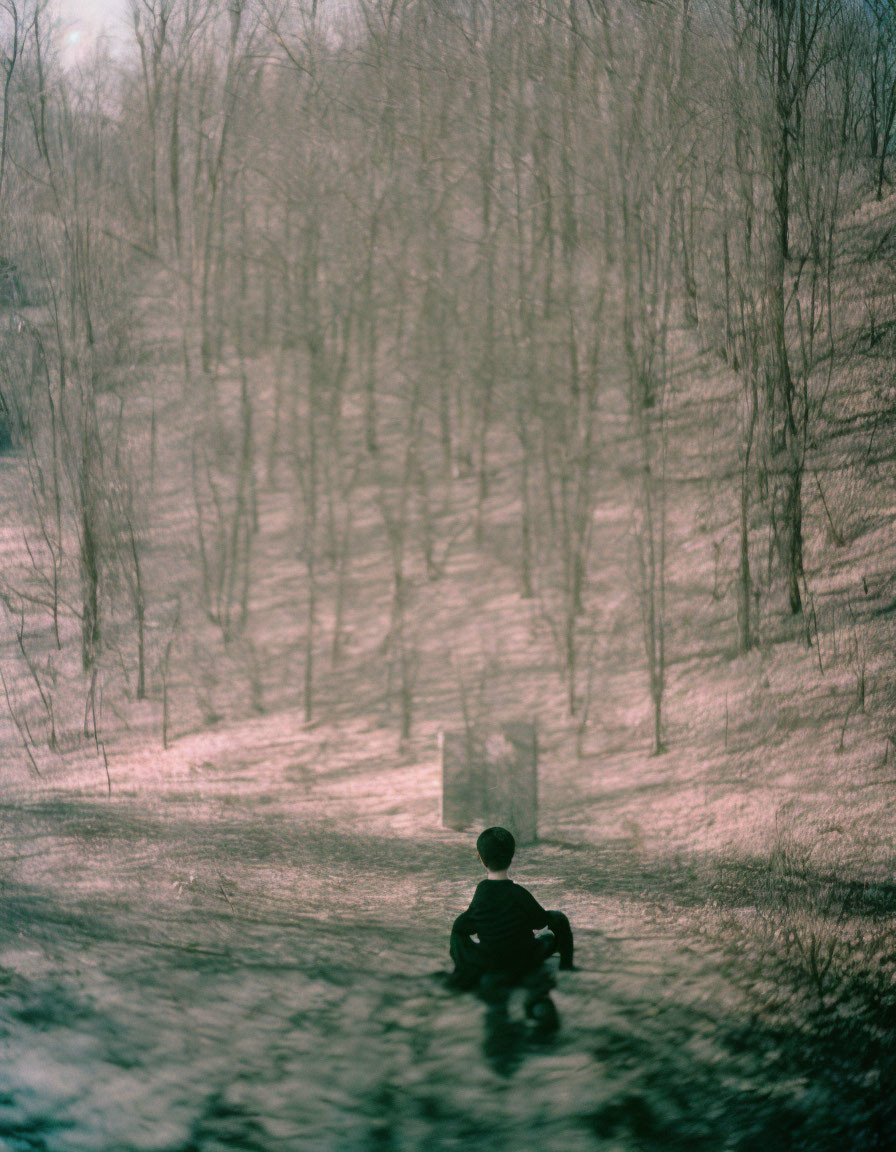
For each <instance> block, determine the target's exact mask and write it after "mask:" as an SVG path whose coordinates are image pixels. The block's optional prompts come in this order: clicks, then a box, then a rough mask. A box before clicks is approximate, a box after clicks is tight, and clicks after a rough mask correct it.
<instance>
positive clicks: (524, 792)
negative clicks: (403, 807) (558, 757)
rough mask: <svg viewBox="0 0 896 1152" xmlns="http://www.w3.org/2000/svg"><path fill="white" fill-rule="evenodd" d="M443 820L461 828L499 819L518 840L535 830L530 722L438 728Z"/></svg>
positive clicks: (534, 769) (533, 834) (526, 839)
mask: <svg viewBox="0 0 896 1152" xmlns="http://www.w3.org/2000/svg"><path fill="white" fill-rule="evenodd" d="M441 747H442V824H443V826H444V827H446V828H455V829H458V830H463V829H467V828H475V827H482V828H486V827H489V826H490V825H493V824H500V825H501V826H502V827H504V828H508V829H509V830H510V831H511V832H512V833H513V835H514V836H515V837H516V839H517V841H518V842H519V843H521V844H527V843H532V842H533V841H534V840H535V839H537V836H538V748H537V743H536V736H535V725H534V724H530V723H528V722H526V721H516V722H513V723H508V724H503V725H502V726H501V727H500V728H498V729H495V730H492V731H479V730H474V731H465V732H443V733H442V736H441Z"/></svg>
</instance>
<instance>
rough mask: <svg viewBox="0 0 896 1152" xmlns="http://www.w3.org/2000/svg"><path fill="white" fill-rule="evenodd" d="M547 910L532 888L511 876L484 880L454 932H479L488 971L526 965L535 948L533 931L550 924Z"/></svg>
mask: <svg viewBox="0 0 896 1152" xmlns="http://www.w3.org/2000/svg"><path fill="white" fill-rule="evenodd" d="M547 922H548V914H547V912H545V910H544V908H542V906H541V905H540V904H539V903H538V901H537V900H536V899H535V897H534V896H533V895H532V893H531V892H528V891H527V890H526V889H525V888H523V887H522V886H521V885H519V884H514V882H513V881H512V880H482V881H480V883H479V884H478V885H477V887H476V891H475V893H474V895H473V899H472V901H471V902H470V907H469V908H468V909H467V910H466V912H462V913H461V914H460V916H458V918H457V919H456V920H455V921H454V927H453V928H452V932H456V933H459V934H460V935H462V936H472V935H474V934H475V935H477V936H478V937H479V944H480V946H481V948H482V953H481V960H482V963H483V966H484V967H485V969H486V970H487V971H502V970H508V969H514V968H523V967H525V966H526V963H527V961H528V960H529V959H530V958H531V956H532V954H533V952H534V950H535V947H536V946H535V940H534V937H533V935H532V933H533V931H537V930H538V929H540V928H544V927H546V926H547Z"/></svg>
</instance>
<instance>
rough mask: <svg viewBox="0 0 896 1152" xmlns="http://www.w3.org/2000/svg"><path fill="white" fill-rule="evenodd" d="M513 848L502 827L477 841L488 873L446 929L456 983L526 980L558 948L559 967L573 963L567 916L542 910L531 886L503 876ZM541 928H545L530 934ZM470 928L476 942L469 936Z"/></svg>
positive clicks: (468, 985) (461, 985)
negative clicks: (528, 888) (466, 904)
mask: <svg viewBox="0 0 896 1152" xmlns="http://www.w3.org/2000/svg"><path fill="white" fill-rule="evenodd" d="M515 850H516V842H515V841H514V839H513V836H512V835H511V833H510V832H508V831H507V829H506V828H486V829H485V831H484V832H483V833H481V835H480V836H479V839H478V840H477V841H476V851H477V852H478V853H479V859H480V860H481V861H482V864H483V866H484V868H485V870H486V873H487V876H486V878H485V880H481V881H480V882H479V884H478V885H477V887H476V892H475V894H474V895H473V899H472V901H471V903H470V907H469V908H468V909H467V910H466V912H462V913H461V914H460V916H458V918H457V919H456V920H455V921H454V925H453V927H452V929H451V943H450V952H451V959H452V960H453V961H454V973H453V974H452V976H451V977H450V983H451V985H452V986H453V987H455V988H464V989H473V988H478V987H480V983H483V984H488V983H494V982H495V981H499V982H502V983H506V984H514V983H518V982H523V983H528V982H529V981H527V980H526V977H530V976H531V975H532V974H534V973H535V972H537V970H538V969H539V968H540V967H541V965H542V963H543V962H544V961H545V960H546V959H547V958H548V956H551V955H553V953H554V952H559V954H560V967H561V968H565V969H570V968H572V967H573V962H572V955H573V940H572V931H571V929H570V927H569V921H568V920H567V918H566V917H565V916H564V915H563V913H562V912H545V910H544V908H542V906H541V905H540V904H539V903H538V901H537V900H536V899H535V897H534V896H533V895H532V894H531V893H530V892H528V891H527V890H526V889H525V888H523V887H522V886H521V885H519V884H514V882H513V881H512V880H510V879H509V878H508V876H507V869H508V868H509V867H510V862H511V860H512V859H513V854H514V851H515ZM542 928H548V929H550V931H549V932H546V933H544V934H543V935H540V936H535V935H534V933H535V932H536V931H538V930H539V929H542ZM474 934H475V935H477V936H478V937H479V943H478V944H477V943H476V942H475V941H474V940H472V939H471V938H470V937H471V936H473V935H474ZM483 977H486V980H485V981H483Z"/></svg>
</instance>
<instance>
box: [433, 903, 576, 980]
mask: <svg viewBox="0 0 896 1152" xmlns="http://www.w3.org/2000/svg"><path fill="white" fill-rule="evenodd" d="M449 952H450V954H451V959H452V960H453V961H454V978H455V980H456V981H457V983H458V984H459V985H460V986H461V987H463V988H475V987H477V985H478V984H479V981H480V979H481V978H482V976H483V975H484V974H485V973H486V971H487V967H486V964H485V961H484V959H483V956H482V946H481V945H480V944H477V943H476V941H475V940H473V938H472V937H470V936H465V935H464V934H463V933H462V932H456V931H452V933H451V942H450V944H449ZM555 952H557V953H559V955H560V967H561V968H571V967H572V957H573V940H572V929H571V928H570V926H569V920H567V918H566V916H564V914H563V913H562V912H548V931H547V932H543V933H542V934H541V935H540V936H536V937H535V947H534V948H533V950H532V953H531V956H529V957H527V959H526V961H525V963H524V964H522V965H521V967H520V968H519V969H518V970H517V971H509V972H507V973H505V975H506V976H507V977H508V978H509V979H511V980H517V979H521V978H522V977H523V976H525V975H526V973H528V972H531V971H533V970H534V969H536V968H538V967H540V966H541V965H542V964H543V963H544V962H545V960H547V958H548V957H549V956H553V954H554V953H555Z"/></svg>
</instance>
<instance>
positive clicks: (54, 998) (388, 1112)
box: [0, 757, 798, 1152]
mask: <svg viewBox="0 0 896 1152" xmlns="http://www.w3.org/2000/svg"><path fill="white" fill-rule="evenodd" d="M249 759H250V760H251V757H250V758H249ZM241 771H242V773H243V775H242V776H241V775H240V772H239V771H236V770H235V769H234V767H233V766H232V765H231V766H229V767H228V766H227V765H226V764H225V765H224V766H221V765H220V764H219V765H218V767H217V768H216V769H212V768H211V767H210V766H207V767H206V775H207V777H208V779H207V780H206V781H205V784H206V787H205V789H204V791H203V792H201V793H200V792H199V791H197V789H196V784H195V775H196V774H195V770H194V769H191V772H192V778H193V780H194V786H193V788H192V790H191V789H190V788H188V787H186V786H185V784H184V782H183V781H181V782H180V783H178V780H177V778H176V774H174V778H173V780H169V786H168V790H167V791H162V792H158V791H156V792H153V793H151V794H149V793H143V792H141V790H140V789H139V788H137V787H135V788H134V789H133V790H132V791H131V794H130V795H126V794H123V795H122V796H121V797H120V798H119V797H116V796H115V795H113V797H112V799H111V800H110V799H108V798H103V797H101V796H99V795H98V796H96V797H95V798H91V797H86V796H83V795H82V796H77V795H73V794H72V795H66V794H64V793H59V792H57V793H55V794H53V793H49V792H48V793H47V794H46V795H45V796H44V797H43V798H37V799H34V800H32V801H31V802H27V803H26V802H24V801H23V802H20V803H16V804H15V805H10V806H8V807H7V808H6V809H5V810H2V811H0V818H2V823H3V827H4V829H5V837H4V840H5V844H6V848H5V850H4V853H3V859H2V861H0V882H2V889H0V899H2V907H3V916H2V927H0V981H2V984H0V1036H2V1063H3V1067H4V1069H5V1076H4V1084H3V1086H2V1091H0V1148H10V1149H17V1150H18V1149H50V1150H54V1152H55V1150H57V1149H59V1150H67V1149H79V1150H84V1149H110V1148H141V1149H158V1150H162V1149H164V1150H170V1152H188V1150H202V1152H211V1150H213V1149H233V1150H241V1152H251V1150H254V1149H258V1150H262V1149H264V1150H267V1149H275V1148H289V1149H292V1148H295V1149H328V1150H329V1149H345V1150H347V1152H348V1150H358V1149H383V1148H385V1149H417V1148H427V1149H429V1148H432V1149H441V1148H444V1149H449V1148H461V1149H463V1150H464V1152H467V1150H471V1149H480V1148H481V1149H483V1150H485V1149H488V1150H489V1152H495V1150H496V1149H507V1152H526V1150H527V1149H533V1150H534V1149H539V1150H543V1149H546V1148H549V1149H561V1148H562V1149H564V1150H565V1152H577V1150H579V1149H581V1150H583V1152H584V1150H590V1149H604V1148H605V1149H611V1148H612V1149H628V1148H632V1149H654V1148H656V1149H661V1148H662V1149H669V1148H677V1147H681V1148H688V1149H691V1148H700V1147H706V1148H707V1149H709V1148H712V1149H719V1148H723V1147H726V1146H730V1147H738V1148H741V1147H743V1148H746V1147H750V1146H751V1145H749V1143H745V1142H744V1134H749V1131H750V1128H751V1124H753V1119H752V1118H753V1117H755V1101H756V1098H757V1093H759V1094H760V1095H761V1097H762V1099H763V1100H764V1102H765V1103H764V1105H763V1107H764V1109H765V1112H764V1114H765V1115H766V1116H767V1115H768V1114H769V1109H770V1108H772V1107H773V1105H772V1104H770V1103H769V1100H770V1097H769V1095H768V1094H769V1092H773V1091H779V1092H782V1093H783V1094H784V1096H785V1097H786V1098H787V1099H788V1100H792V1099H793V1098H795V1097H794V1091H795V1089H794V1088H793V1086H792V1085H791V1086H787V1085H784V1086H783V1087H782V1086H779V1087H778V1088H777V1089H774V1090H773V1089H772V1088H771V1087H770V1085H769V1083H768V1081H767V1079H766V1077H765V1074H764V1073H763V1071H762V1068H763V1062H764V1060H765V1055H764V1054H762V1053H757V1052H754V1051H741V1052H737V1051H736V1050H735V1048H734V1047H732V1045H731V1044H730V1043H729V1042H728V1041H729V1039H730V1036H731V1022H732V1020H733V1019H734V1017H735V1016H736V1012H737V1005H736V1003H735V1001H734V999H733V998H732V993H731V991H730V988H729V986H728V984H727V983H726V981H725V980H724V978H723V977H722V976H721V975H720V973H719V967H718V960H717V958H716V957H715V956H713V954H712V953H711V952H706V953H705V954H704V953H703V952H701V950H700V949H699V948H698V947H697V946H696V945H695V943H694V941H695V939H696V936H695V932H694V926H693V922H692V920H690V919H688V917H689V914H690V912H691V911H692V910H693V908H694V906H696V905H699V904H700V903H701V902H702V901H703V900H704V898H705V896H706V893H705V892H703V891H701V890H700V884H701V881H700V878H699V877H695V875H694V874H693V872H688V871H687V870H686V869H683V868H682V869H680V870H677V871H676V870H675V869H670V868H669V867H668V866H666V865H663V866H662V867H660V866H659V865H658V864H657V863H656V862H654V863H651V862H650V861H648V860H645V859H643V858H641V857H638V856H636V855H634V854H633V853H632V852H631V851H629V850H625V849H620V848H616V849H613V848H611V847H608V848H605V849H602V850H598V849H595V848H591V847H588V848H584V847H582V846H581V845H580V846H579V847H575V846H573V845H562V844H559V843H554V842H551V841H550V840H548V841H546V842H544V843H542V844H540V845H539V846H538V847H536V848H534V849H531V850H527V851H526V853H525V854H524V855H522V856H521V859H520V861H519V862H518V868H517V876H518V879H520V880H521V881H522V882H525V883H527V884H529V885H530V886H531V887H532V888H533V889H534V890H535V891H536V893H537V895H538V896H539V898H541V899H542V902H543V903H546V904H547V905H548V906H561V907H564V908H565V909H566V910H567V911H568V912H569V914H570V916H571V919H572V921H573V925H574V928H575V930H576V936H577V960H578V962H579V964H580V965H581V968H582V970H581V971H580V972H577V973H571V974H566V973H564V974H561V976H560V979H559V987H558V991H557V993H556V995H555V999H556V1002H557V1005H558V1007H559V1009H560V1013H561V1016H562V1019H563V1027H562V1029H561V1031H560V1033H559V1035H557V1036H556V1037H555V1038H553V1039H552V1040H551V1041H550V1042H542V1043H538V1042H536V1040H534V1039H533V1038H531V1037H528V1036H526V1035H524V1034H522V1033H520V1034H519V1035H518V1034H517V1032H516V1031H515V1030H514V1027H511V1029H510V1032H509V1034H505V1035H504V1036H503V1041H502V1042H500V1043H498V1040H500V1039H501V1038H496V1036H495V1035H494V1034H493V1033H491V1032H490V1031H489V1029H488V1028H487V1026H486V1025H487V1015H486V1013H485V1010H484V1008H483V1006H482V1005H481V1004H480V1003H479V1002H478V1001H475V1000H474V999H472V998H463V997H461V998H457V997H452V996H450V995H449V994H448V993H447V992H445V991H443V990H442V988H441V987H440V985H439V983H438V982H437V981H436V980H434V979H433V977H432V973H433V972H434V970H436V969H438V968H440V967H443V966H444V965H445V962H446V959H447V957H446V956H445V946H446V933H447V926H448V924H449V923H450V920H451V918H452V917H453V915H454V914H455V913H456V911H459V910H460V909H462V908H463V907H464V906H465V904H466V902H467V900H468V899H469V895H470V893H471V891H472V888H473V885H474V883H475V881H476V880H477V879H478V876H477V873H476V871H475V869H474V868H473V866H472V862H471V859H470V856H471V850H470V845H469V843H468V842H467V838H465V837H463V836H459V835H457V834H453V833H447V832H443V831H441V830H438V829H437V828H434V827H432V826H431V821H430V826H426V827H424V828H423V829H422V831H419V832H418V833H417V834H410V833H409V832H408V831H407V829H406V816H407V813H408V812H409V811H410V812H411V813H413V811H414V808H415V806H419V807H420V808H421V810H422V808H423V807H424V806H428V805H429V802H430V800H431V797H428V786H427V785H426V783H425V781H424V779H423V777H422V776H420V773H419V771H418V770H414V769H395V770H394V772H393V773H392V774H391V776H390V773H389V772H388V771H387V770H386V769H384V770H383V771H382V773H381V774H380V776H379V777H378V776H377V774H376V773H372V774H371V773H369V772H368V773H366V774H364V775H363V776H361V775H358V774H356V773H355V772H354V771H353V769H352V766H351V765H347V766H345V765H344V766H342V767H341V768H337V769H334V770H333V771H332V772H330V773H327V772H326V771H321V772H320V773H319V774H318V776H317V777H316V778H315V779H314V780H312V781H310V782H309V780H308V778H307V777H306V776H305V775H303V773H302V772H299V773H298V775H297V776H296V777H295V779H298V780H300V781H303V783H302V784H301V787H298V786H296V784H295V781H294V782H293V784H291V785H287V784H286V783H284V784H283V785H282V786H280V787H279V788H273V787H268V788H267V790H265V791H262V790H258V791H257V792H253V790H252V789H251V788H250V787H249V782H250V781H251V779H252V773H253V769H252V768H251V765H249V766H246V765H245V764H244V765H243V768H242V769H241ZM415 773H416V775H415ZM187 775H189V774H185V779H186V776H187ZM287 775H288V774H287ZM286 779H287V776H284V781H285V780H286ZM353 781H354V784H353V783H352V782H353ZM415 781H416V783H415ZM402 788H403V789H404V792H402ZM396 796H403V797H404V802H403V803H402V804H399V805H396V804H395V803H394V801H395V798H396ZM390 797H391V802H390V800H389V798H390ZM363 813H366V814H367V820H366V824H365V821H364V820H363V819H362V818H361V816H362V814H363ZM403 821H404V822H405V823H402V822H403ZM397 826H400V828H404V829H405V830H404V832H401V831H400V830H399V831H396V827H397ZM513 1009H514V1014H515V1015H516V1016H520V1015H521V1011H520V1006H519V1005H515V1006H513ZM732 1013H733V1015H732ZM797 1095H798V1093H797ZM788 1107H789V1105H788ZM784 1114H785V1117H786V1109H785V1113H784ZM766 1136H767V1127H766Z"/></svg>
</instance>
